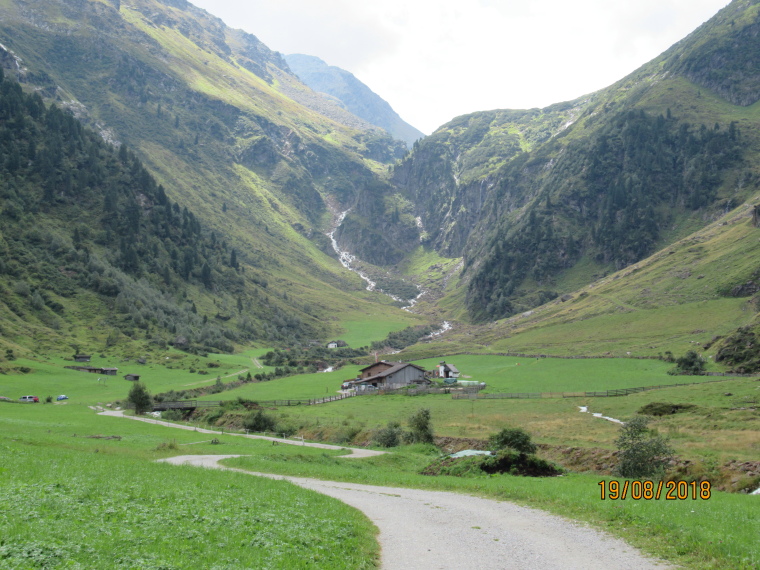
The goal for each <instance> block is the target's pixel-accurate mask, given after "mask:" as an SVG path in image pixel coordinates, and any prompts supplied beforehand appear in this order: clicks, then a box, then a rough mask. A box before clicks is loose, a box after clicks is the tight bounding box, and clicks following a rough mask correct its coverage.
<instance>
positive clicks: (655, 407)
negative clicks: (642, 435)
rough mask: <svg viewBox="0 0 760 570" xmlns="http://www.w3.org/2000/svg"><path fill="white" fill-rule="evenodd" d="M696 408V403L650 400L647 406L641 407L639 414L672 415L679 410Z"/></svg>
mask: <svg viewBox="0 0 760 570" xmlns="http://www.w3.org/2000/svg"><path fill="white" fill-rule="evenodd" d="M692 408H696V406H695V405H694V404H669V403H667V402H650V403H649V404H647V405H646V406H642V407H641V408H639V411H638V412H636V413H637V414H646V415H647V416H670V415H673V414H677V413H679V412H685V411H687V410H691V409H692Z"/></svg>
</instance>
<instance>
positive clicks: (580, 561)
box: [101, 411, 670, 570]
mask: <svg viewBox="0 0 760 570" xmlns="http://www.w3.org/2000/svg"><path fill="white" fill-rule="evenodd" d="M101 413H102V415H107V416H118V417H124V418H128V419H133V420H138V421H146V422H149V423H155V424H160V425H165V426H167V427H173V428H180V429H188V430H191V431H197V432H199V433H209V434H219V433H220V432H218V431H213V430H206V429H201V428H197V429H196V428H193V427H191V426H182V425H179V424H172V423H169V422H165V421H159V420H154V419H148V418H139V417H134V416H124V415H123V413H122V412H119V411H104V412H101ZM225 435H239V436H240V437H249V438H256V439H268V440H274V441H278V442H280V443H287V444H292V445H302V443H301V442H297V441H293V440H283V439H278V438H271V437H266V436H255V435H244V434H225ZM305 445H307V446H309V447H318V448H323V449H346V450H349V449H350V450H351V451H352V454H350V455H344V456H342V457H346V458H351V457H354V458H359V457H369V456H371V455H377V454H381V453H385V452H382V451H372V450H368V449H355V448H343V447H340V446H336V445H328V444H321V443H306V444H305ZM230 457H240V456H239V455H181V456H178V457H171V458H168V459H162V460H161V461H164V462H167V463H172V464H175V465H195V466H199V467H206V468H216V469H226V470H229V471H239V472H241V473H246V474H248V475H256V476H260V477H269V478H270V479H280V480H285V481H290V482H291V483H294V484H296V485H299V486H301V487H304V488H306V489H311V490H314V491H317V492H319V493H323V494H325V495H329V496H331V497H334V498H336V499H338V500H340V501H343V502H344V503H347V504H349V505H351V506H353V507H355V508H357V509H359V510H360V511H362V512H363V513H364V514H365V515H367V517H369V519H370V520H371V521H372V522H373V523H374V524H375V526H377V528H378V529H379V531H380V532H379V535H378V540H379V542H380V547H381V556H382V568H383V569H384V570H410V569H424V570H435V569H452V570H453V569H456V570H469V569H472V570H490V569H498V570H513V569H514V570H517V569H519V570H544V569H555V568H556V569H563V570H565V569H567V570H572V569H578V570H587V569H588V570H594V569H598V570H650V569H660V570H664V569H666V568H670V566H668V565H667V564H665V563H663V562H661V561H657V560H653V559H651V558H647V557H645V556H644V555H643V554H641V553H640V552H638V551H637V550H636V549H635V548H633V547H632V546H629V545H628V544H626V543H625V542H623V541H622V540H620V539H617V538H612V537H610V536H608V535H606V534H604V533H602V532H600V531H597V530H594V529H591V528H588V527H586V526H584V525H582V524H579V523H575V522H572V521H569V520H567V519H564V518H562V517H559V516H556V515H550V514H547V513H545V512H543V511H539V510H536V509H531V508H527V507H520V506H518V505H515V504H512V503H508V502H504V501H496V500H492V499H482V498H479V497H473V496H470V495H462V494H458V493H449V492H441V491H427V490H421V489H403V488H396V487H379V486H370V485H359V484H355V483H339V482H333V481H321V480H318V479H308V478H303V477H290V476H284V475H272V474H267V473H254V472H250V471H245V470H242V469H233V468H229V467H224V466H222V465H219V463H218V462H219V461H220V460H221V459H226V458H230Z"/></svg>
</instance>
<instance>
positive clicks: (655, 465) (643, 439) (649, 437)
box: [615, 416, 673, 479]
mask: <svg viewBox="0 0 760 570" xmlns="http://www.w3.org/2000/svg"><path fill="white" fill-rule="evenodd" d="M650 421H652V420H651V418H648V417H646V416H637V417H635V418H633V419H632V420H630V421H629V422H626V423H625V424H624V425H623V426H622V427H621V428H620V436H619V437H618V438H617V439H616V440H615V445H616V446H617V448H618V450H619V451H620V456H619V458H620V460H619V463H618V467H617V474H618V475H619V476H621V477H627V478H630V479H641V478H662V476H663V475H664V473H665V469H666V467H667V465H668V462H669V461H670V459H671V458H672V456H673V449H671V447H670V446H669V445H668V440H667V439H666V438H664V437H662V436H659V435H656V434H654V433H652V431H651V430H649V429H648V428H647V426H648V425H649V422H650Z"/></svg>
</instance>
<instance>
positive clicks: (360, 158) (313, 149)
mask: <svg viewBox="0 0 760 570" xmlns="http://www.w3.org/2000/svg"><path fill="white" fill-rule="evenodd" d="M0 9H1V10H2V16H3V18H2V23H0V37H1V38H2V39H1V40H0V42H1V43H2V44H3V45H4V46H5V47H6V48H7V50H2V64H3V67H4V68H5V69H6V71H7V72H8V73H9V74H10V75H13V76H15V77H17V78H18V79H19V80H20V81H21V82H22V85H23V87H24V88H25V89H26V90H29V91H36V92H37V93H39V94H40V95H42V96H43V98H44V99H46V100H48V101H56V102H57V104H58V105H59V106H61V107H63V108H65V109H68V110H70V111H72V112H73V113H74V114H75V115H76V116H77V117H79V118H81V119H82V120H83V121H85V122H86V123H87V124H89V125H90V126H91V127H93V128H94V129H96V130H97V131H98V132H99V133H100V134H101V136H102V137H103V138H105V139H106V140H110V141H113V142H115V143H116V144H117V145H118V144H122V143H123V144H126V145H127V146H128V148H130V149H132V151H133V152H134V153H135V154H136V156H137V157H139V159H140V160H141V161H142V163H143V164H144V165H145V166H146V168H147V170H148V171H149V172H150V173H151V175H152V176H154V177H155V179H156V182H157V183H158V184H161V185H162V186H163V188H164V189H165V194H166V196H167V197H168V199H169V200H171V201H172V202H174V203H177V204H179V205H181V206H182V207H183V208H188V209H189V210H190V211H192V212H193V213H194V215H195V216H196V218H197V220H199V221H200V223H201V224H202V226H203V228H204V230H203V231H204V232H205V235H206V236H210V235H211V233H212V232H213V235H214V236H215V238H216V240H217V242H218V243H220V244H222V243H224V244H225V247H226V248H227V252H228V253H229V251H230V250H232V249H234V250H235V251H236V252H237V259H238V263H239V264H240V265H241V266H242V267H244V268H245V277H243V278H242V282H241V283H240V284H239V287H240V290H239V291H238V293H237V294H236V295H235V296H231V297H224V296H219V295H217V294H211V293H205V292H204V291H202V290H194V289H192V288H191V289H190V290H188V293H187V295H188V298H189V299H190V300H191V301H193V302H195V305H196V308H197V310H198V311H199V314H202V315H206V316H208V317H212V318H213V317H214V315H215V314H217V312H218V313H219V314H220V315H222V316H229V315H231V314H234V313H235V312H236V311H237V306H238V299H240V301H241V302H242V304H243V305H244V306H246V305H247V304H250V305H259V304H261V303H262V299H260V298H258V297H257V291H260V289H261V287H262V285H260V284H261V283H266V284H267V287H268V294H267V300H265V301H264V304H265V305H273V306H277V307H278V310H279V311H282V312H283V317H282V319H285V320H286V321H287V320H289V319H295V320H292V322H293V323H296V322H300V323H301V324H303V325H304V326H301V325H296V326H295V327H293V329H294V330H295V329H297V330H299V333H298V335H296V336H303V335H306V336H322V335H328V334H329V335H332V334H335V333H337V332H339V325H338V323H337V320H339V319H341V318H343V317H344V316H345V318H348V319H352V318H353V319H355V318H356V317H357V316H358V315H361V314H367V313H368V312H377V309H376V308H374V305H375V304H376V303H377V302H380V303H386V301H390V300H389V299H387V298H385V297H383V296H381V295H379V294H375V293H369V292H365V291H364V287H363V284H362V282H361V280H360V279H359V278H358V277H356V276H355V275H352V274H349V273H348V272H346V271H345V270H344V269H343V268H342V267H341V266H340V265H339V264H338V263H337V261H336V260H334V259H332V258H331V257H330V254H331V253H332V252H331V247H330V244H329V240H328V239H327V237H326V236H325V235H324V232H325V231H326V230H327V229H328V227H329V224H330V220H331V218H332V214H331V212H330V209H329V207H328V203H334V204H336V205H337V206H339V207H347V206H350V205H351V204H352V203H353V202H354V201H355V200H356V195H357V193H358V192H359V191H360V190H363V189H364V188H365V187H377V188H380V189H381V191H384V188H385V183H384V182H383V181H382V180H381V179H380V178H379V177H378V174H377V173H379V172H384V171H385V169H386V167H385V165H384V164H383V162H384V161H389V160H392V159H393V156H394V154H393V153H394V152H395V151H394V148H395V143H393V141H392V140H391V139H390V137H388V138H386V139H382V138H381V137H380V138H379V137H378V134H377V133H376V132H369V133H368V132H365V131H361V130H353V129H349V128H346V127H345V126H343V125H340V124H338V123H335V122H333V121H331V120H329V119H327V118H325V117H323V116H321V115H319V114H318V113H315V112H313V111H310V110H309V109H306V108H305V107H303V106H301V105H299V104H298V103H296V102H294V101H293V100H292V99H290V98H288V97H287V96H285V95H283V93H282V92H281V89H282V90H284V87H282V86H283V85H285V84H287V85H289V86H290V87H291V88H300V89H306V88H305V87H304V86H303V85H302V84H300V82H299V81H298V80H297V78H296V77H295V76H293V75H292V74H290V73H288V72H287V66H286V65H284V63H283V62H282V61H281V60H280V58H279V56H278V55H277V54H275V53H273V52H271V51H270V50H268V48H266V46H264V45H263V44H261V43H260V42H258V40H257V39H256V38H255V37H254V36H251V35H248V34H244V33H242V32H239V31H235V30H230V29H228V28H226V27H225V26H224V25H223V24H222V23H221V21H220V20H217V19H216V18H213V17H211V16H209V15H208V14H206V13H205V12H203V11H202V10H198V9H196V8H194V7H192V6H191V5H190V4H187V3H184V2H171V3H169V2H155V1H151V0H141V1H137V2H130V3H129V4H126V3H119V2H117V1H113V2H105V1H103V2H100V1H94V0H93V1H85V2H80V1H73V0H72V1H69V0H62V1H59V2H12V1H6V2H3V3H2V5H1V6H0ZM80 215H81V213H80ZM85 219H86V218H85ZM41 221H43V222H45V223H47V222H48V219H45V220H41ZM50 223H53V222H52V221H50ZM61 231H62V232H63V238H64V239H65V238H66V237H67V236H66V232H67V231H68V232H72V231H73V228H71V227H69V228H65V227H63V228H62V230H61ZM68 238H69V239H70V238H71V233H69V234H68ZM220 277H221V276H220ZM220 280H221V279H220ZM236 297H237V298H236ZM105 306H108V305H107V303H106V305H105ZM96 307H97V304H93V305H92V306H91V307H90V312H91V313H92V314H93V315H103V316H105V313H103V312H102V309H98V308H96ZM336 307H337V308H336ZM80 309H81V310H82V312H84V308H83V307H80ZM388 310H390V311H391V312H392V310H391V309H388ZM72 314H73V313H72ZM261 314H262V315H263V313H261ZM328 314H329V315H331V316H332V319H335V320H331V319H327V318H325V317H326V316H327V315H328ZM408 319H409V317H408V316H406V315H402V314H400V315H399V317H398V320H399V321H400V322H404V321H407V320H408ZM96 320H97V319H96ZM274 320H275V319H273V318H269V319H266V322H264V321H262V320H257V319H254V322H253V324H252V327H251V328H252V329H253V330H254V331H255V332H254V333H253V336H254V337H255V338H260V339H266V338H267V337H268V333H266V332H265V331H264V330H263V329H264V328H265V325H266V326H270V325H272V326H275V327H277V326H278V325H277V324H275V322H274ZM309 322H310V323H311V325H307V323H309ZM238 324H239V323H238ZM281 324H282V323H281ZM73 332H74V331H67V332H66V334H70V335H73ZM104 334H107V327H106V328H99V329H98V334H94V335H93V336H98V335H100V336H101V337H102V336H103V335H104ZM22 336H24V335H18V338H21V337H22ZM275 336H276V335H275Z"/></svg>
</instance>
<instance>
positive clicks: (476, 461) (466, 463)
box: [421, 449, 563, 477]
mask: <svg viewBox="0 0 760 570" xmlns="http://www.w3.org/2000/svg"><path fill="white" fill-rule="evenodd" d="M421 473H422V475H451V476H453V477H482V476H484V475H496V474H509V475H523V476H527V477H554V476H556V475H561V474H562V473H563V471H562V469H561V468H559V467H557V466H556V465H554V464H553V463H550V462H549V461H545V460H543V459H540V458H538V457H536V456H535V455H529V454H526V453H520V452H519V451H515V450H513V449H502V450H501V451H499V452H498V453H497V454H496V455H471V456H467V457H456V458H455V457H448V456H447V457H442V458H439V459H436V460H435V461H433V463H431V464H430V465H428V466H427V467H426V468H425V469H423V470H422V471H421Z"/></svg>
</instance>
